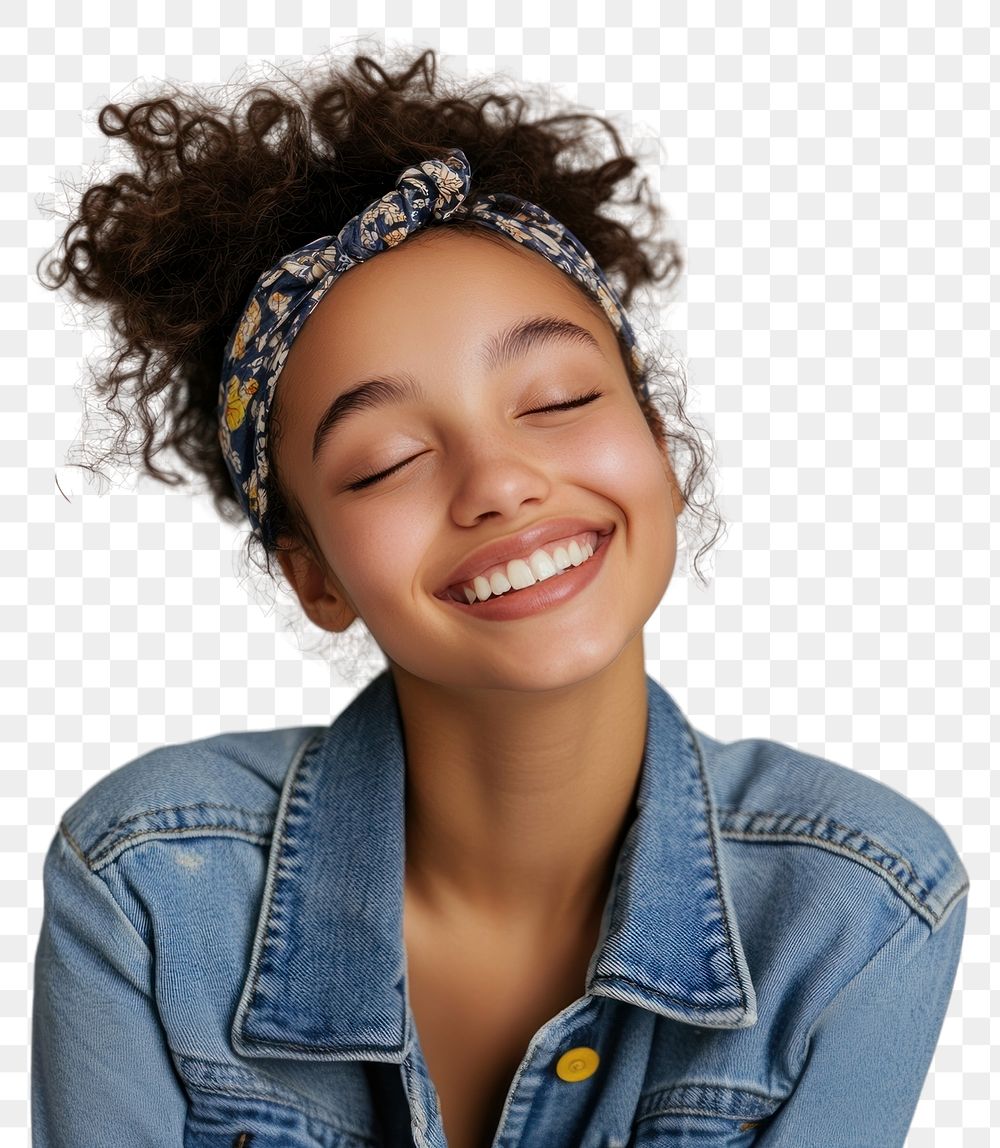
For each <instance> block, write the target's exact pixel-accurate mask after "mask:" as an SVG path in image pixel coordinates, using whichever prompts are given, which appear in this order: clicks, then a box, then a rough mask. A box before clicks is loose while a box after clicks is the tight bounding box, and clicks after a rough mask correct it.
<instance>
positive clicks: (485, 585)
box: [462, 531, 597, 606]
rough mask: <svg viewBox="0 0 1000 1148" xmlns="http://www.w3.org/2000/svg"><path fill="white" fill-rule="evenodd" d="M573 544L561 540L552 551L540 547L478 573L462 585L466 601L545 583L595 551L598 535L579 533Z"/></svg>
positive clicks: (484, 599)
mask: <svg viewBox="0 0 1000 1148" xmlns="http://www.w3.org/2000/svg"><path fill="white" fill-rule="evenodd" d="M578 538H580V539H581V541H577V539H576V538H574V539H572V541H570V542H569V543H566V544H564V543H560V544H559V545H557V546H554V547H552V548H551V551H548V550H544V549H542V548H539V549H538V550H536V551H534V553H532V554H529V555H528V557H527V558H526V559H525V558H515V559H513V561H511V562H508V563H506V565H504V564H501V565H499V566H498V567H497V568H496V569H495V570H493V571H492V572H491V571H486V572H484V573H483V574H479V575H477V576H476V577H475V578H474V579H473V580H472V582H471V583H466V585H464V586H463V587H462V590H463V592H464V594H465V598H466V601H467V602H468V603H469V605H470V606H471V605H472V603H473V602H476V601H479V602H485V601H486V599H487V598H489V597H490V595H499V594H505V593H506V592H507V591H508V590H524V589H526V588H527V587H528V586H534V584H535V583H536V582H544V581H545V579H546V578H551V577H552V576H553V575H554V574H560V573H561V572H562V571H563V570H565V569H567V567H569V566H579V565H580V563H581V562H585V561H586V560H587V559H588V558H590V557H591V555H593V553H594V546H595V544H596V542H597V534H596V533H595V532H594V531H588V532H587V533H585V534H582V535H578Z"/></svg>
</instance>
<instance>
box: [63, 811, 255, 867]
mask: <svg viewBox="0 0 1000 1148" xmlns="http://www.w3.org/2000/svg"><path fill="white" fill-rule="evenodd" d="M174 836H193V837H237V838H239V839H240V840H241V841H246V842H248V843H249V844H251V845H266V844H267V843H268V842H269V841H270V839H271V835H270V834H269V833H255V832H254V831H253V830H252V829H246V828H244V827H243V826H242V825H224V824H218V823H211V822H210V823H208V824H206V825H179V826H177V827H176V828H174V829H167V828H164V829H144V830H141V831H140V832H138V833H132V834H130V835H129V836H128V837H122V838H120V839H119V840H118V841H117V842H116V843H115V844H114V845H112V846H109V847H108V848H107V849H104V850H101V851H100V852H98V853H92V854H91V855H90V857H89V858H88V857H84V860H85V861H86V862H87V866H88V867H89V868H90V869H91V871H92V872H94V873H98V872H100V871H101V869H103V868H105V867H106V866H107V865H110V864H113V863H114V862H115V861H117V860H118V858H119V857H120V856H121V855H122V854H123V853H125V852H127V851H128V850H129V849H133V848H134V847H135V846H136V845H140V844H142V843H144V842H145V841H155V840H156V839H157V838H167V837H174ZM81 856H83V854H81Z"/></svg>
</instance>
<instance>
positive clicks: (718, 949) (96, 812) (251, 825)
mask: <svg viewBox="0 0 1000 1148" xmlns="http://www.w3.org/2000/svg"><path fill="white" fill-rule="evenodd" d="M646 689H647V693H648V701H649V709H648V725H647V736H646V743H645V751H644V756H643V764H642V772H641V775H640V779H639V786H638V790H637V797H636V807H635V816H634V818H633V820H632V823H631V825H630V826H629V827H628V831H627V835H626V836H625V838H624V840H623V844H622V846H621V849H620V850H619V853H618V856H617V860H616V864H615V869H614V877H613V881H612V884H611V888H610V892H609V894H608V898H607V901H606V904H605V910H604V916H603V921H602V924H601V929H600V935H599V941H598V944H597V947H596V948H595V950H594V952H593V955H592V956H591V959H590V963H589V966H588V968H587V975H586V991H585V993H584V995H582V996H580V997H579V998H578V999H577V1000H576V1001H575V1002H574V1003H572V1004H570V1005H569V1006H567V1007H566V1008H564V1009H563V1010H562V1011H561V1012H560V1013H559V1014H558V1015H556V1016H554V1017H552V1018H551V1019H550V1020H548V1021H547V1022H546V1023H545V1024H544V1025H543V1026H542V1027H541V1028H540V1029H539V1030H538V1031H537V1032H536V1033H535V1035H534V1036H533V1037H532V1038H531V1041H530V1042H529V1044H528V1046H527V1048H526V1049H525V1050H524V1056H523V1059H522V1060H521V1063H520V1065H519V1066H518V1068H517V1070H516V1072H515V1074H514V1077H513V1079H512V1081H511V1083H510V1087H509V1091H508V1093H507V1097H506V1101H505V1104H504V1107H503V1111H502V1114H501V1116H500V1120H499V1124H498V1127H497V1129H496V1133H495V1139H494V1141H493V1144H494V1146H495V1148H515V1146H518V1148H613V1146H617V1148H626V1146H629V1148H653V1146H657V1145H663V1146H665V1145H684V1144H686V1145H693V1144H698V1145H704V1146H709V1145H711V1146H717V1148H722V1146H723V1145H725V1146H726V1148H731V1146H735V1145H755V1146H761V1148H779V1146H780V1148H841V1146H842V1148H897V1146H901V1145H902V1144H903V1142H904V1138H905V1135H906V1130H907V1127H908V1126H909V1123H910V1120H911V1119H912V1116H913V1112H914V1109H915V1107H916V1104H917V1100H918V1098H919V1095H920V1090H921V1087H922V1084H923V1081H924V1078H925V1075H926V1073H927V1070H928V1067H929V1064H930V1061H931V1057H932V1054H933V1052H934V1048H935V1044H936V1042H937V1039H938V1036H939V1033H940V1028H941V1024H942V1022H943V1019H944V1016H945V1013H946V1009H947V1005H948V1001H949V997H950V995H951V991H952V986H953V982H954V977H955V973H956V968H957V964H958V960H959V954H960V950H961V945H962V934H963V928H964V923H965V909H966V904H967V897H966V892H967V889H968V877H967V874H966V871H965V869H964V867H963V865H962V861H961V860H960V858H959V856H958V854H957V853H956V850H955V848H954V846H953V845H952V843H951V842H950V840H949V838H948V836H947V834H946V833H945V832H944V830H943V829H942V827H941V826H940V825H939V824H938V822H937V821H936V820H935V819H934V818H933V817H931V816H930V815H929V814H928V813H926V812H925V811H924V810H923V809H921V808H920V807H919V806H918V805H916V804H915V803H914V802H912V801H911V800H909V799H908V798H906V797H904V796H902V795H901V794H899V793H897V792H896V791H895V790H892V789H890V788H888V787H887V786H885V785H883V784H882V783H880V782H877V781H875V780H873V779H871V778H869V777H867V776H864V775H862V774H859V773H857V772H854V771H852V770H850V769H847V768H845V767H843V766H840V765H836V764H834V763H832V762H830V761H827V760H825V759H823V758H819V757H814V756H811V755H809V754H806V753H803V752H800V751H798V750H795V749H792V748H789V747H788V746H785V745H782V744H779V743H777V742H774V741H769V740H765V739H761V738H748V739H744V740H740V741H736V742H733V743H729V744H725V743H722V742H720V741H717V740H715V739H713V738H712V737H709V736H707V735H705V734H703V733H699V732H697V731H696V730H694V729H693V728H692V727H691V726H690V725H689V724H688V722H687V720H686V719H685V718H684V716H683V715H682V713H681V711H680V709H679V708H678V706H677V704H676V703H675V702H674V700H673V699H672V698H671V696H670V695H669V693H667V691H666V690H665V689H663V687H662V686H661V685H659V683H657V682H656V681H655V680H654V679H653V678H651V677H649V676H648V675H647V676H646ZM404 781H405V756H404V743H403V737H402V727H401V721H400V714H399V709H398V701H397V698H396V693H395V688H394V685H393V681H392V677H391V674H390V673H389V671H388V670H385V671H383V672H382V673H381V674H380V675H379V676H378V677H376V678H375V679H374V680H373V681H372V682H371V683H370V684H369V685H368V686H367V687H365V689H363V690H362V691H361V692H360V693H359V694H358V696H357V697H356V698H355V699H354V700H353V701H352V702H351V704H350V705H349V706H348V707H347V708H346V709H345V710H344V712H343V713H342V714H340V715H339V716H338V717H337V718H336V720H334V721H333V722H331V723H330V724H329V725H327V726H308V727H293V728H284V729H277V730H273V731H266V732H246V731H241V732H233V733H224V734H220V735H217V736H214V737H209V738H205V739H201V740H197V741H191V742H187V743H183V744H179V745H172V746H166V747H163V748H159V749H155V750H153V751H151V752H149V753H146V754H143V755H142V756H140V757H138V758H136V759H135V760H133V761H131V762H129V763H128V764H126V765H123V766H121V767H119V768H117V769H115V770H114V771H112V772H111V773H110V774H109V775H108V776H107V777H105V778H103V779H101V781H100V782H99V783H97V784H96V785H94V786H93V787H92V788H91V789H90V790H88V792H87V793H85V794H84V795H83V796H82V797H81V798H79V800H77V801H76V803H75V804H74V805H73V806H72V807H71V808H70V809H69V810H68V811H67V813H66V815H65V817H64V818H63V821H62V823H61V825H60V827H59V830H58V832H57V833H56V834H55V836H54V838H53V840H52V844H51V846H50V848H49V851H48V853H47V855H46V860H45V867H44V896H45V907H44V916H43V922H42V929H41V935H40V938H39V943H38V949H37V954H36V959H35V995H34V1010H33V1017H32V1026H33V1027H32V1034H33V1038H32V1072H31V1079H32V1123H33V1144H34V1145H35V1148H181V1146H184V1148H375V1146H377V1145H391V1146H393V1148H395V1146H417V1148H443V1146H444V1145H445V1143H446V1142H445V1137H444V1133H443V1129H442V1124H441V1118H440V1110H439V1107H438V1103H437V1096H436V1092H435V1089H434V1086H433V1083H432V1081H431V1079H430V1076H429V1074H428V1070H427V1065H426V1062H425V1060H424V1057H423V1055H422V1052H421V1047H420V1041H419V1036H418V1033H417V1031H416V1028H415V1025H414V1020H413V1015H412V1013H411V1010H410V1007H409V998H408V995H407V979H406V961H405V951H404V944H403V934H402V910H403V874H404V865H403V862H404V856H405V853H404V845H405V842H404V809H405V806H404ZM489 991H490V986H489V983H485V982H484V984H483V992H484V993H488V992H489Z"/></svg>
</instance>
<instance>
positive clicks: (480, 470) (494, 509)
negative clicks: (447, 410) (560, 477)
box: [451, 437, 552, 526]
mask: <svg viewBox="0 0 1000 1148" xmlns="http://www.w3.org/2000/svg"><path fill="white" fill-rule="evenodd" d="M455 467H456V477H455V484H454V488H453V491H454V492H453V496H452V500H451V515H452V518H453V520H454V521H455V522H456V523H458V524H459V525H460V526H474V525H475V524H476V523H477V522H478V521H479V520H480V519H481V518H488V517H491V516H493V515H500V516H502V517H505V518H516V517H517V516H518V513H519V511H520V510H521V507H522V506H523V505H524V504H525V503H527V502H543V501H544V500H545V499H546V498H547V497H548V493H549V490H550V489H551V486H552V481H551V477H550V474H549V471H548V469H547V468H546V466H545V462H544V460H543V459H541V458H536V457H532V456H530V455H528V454H527V453H526V452H525V451H524V450H521V449H518V448H517V447H516V446H515V445H514V444H513V443H511V442H510V441H509V440H508V439H506V438H503V437H500V438H494V439H490V440H488V441H487V440H486V439H485V438H480V439H478V440H477V441H476V442H475V443H470V444H469V445H468V448H467V449H466V450H465V451H464V452H463V454H462V456H461V457H460V458H456V460H455Z"/></svg>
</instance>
